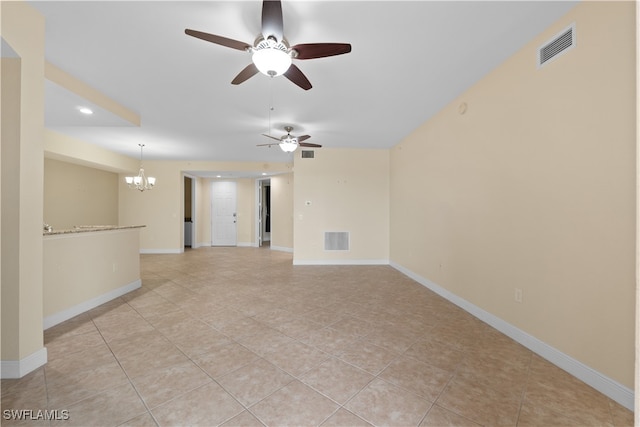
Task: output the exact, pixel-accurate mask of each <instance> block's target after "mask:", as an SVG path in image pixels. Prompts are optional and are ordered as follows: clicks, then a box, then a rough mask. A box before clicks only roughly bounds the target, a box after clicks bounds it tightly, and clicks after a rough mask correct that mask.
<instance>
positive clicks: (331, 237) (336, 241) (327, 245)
mask: <svg viewBox="0 0 640 427" xmlns="http://www.w3.org/2000/svg"><path fill="white" fill-rule="evenodd" d="M324 250H325V251H348V250H349V232H348V231H325V232H324Z"/></svg>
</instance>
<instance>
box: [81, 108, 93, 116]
mask: <svg viewBox="0 0 640 427" xmlns="http://www.w3.org/2000/svg"><path fill="white" fill-rule="evenodd" d="M78 111H80V112H81V113H82V114H86V115H91V114H93V110H92V109H91V108H87V107H78Z"/></svg>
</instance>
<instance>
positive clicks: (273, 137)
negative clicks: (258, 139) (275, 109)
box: [262, 133, 280, 145]
mask: <svg viewBox="0 0 640 427" xmlns="http://www.w3.org/2000/svg"><path fill="white" fill-rule="evenodd" d="M262 136H266V137H267V138H271V139H275V140H276V141H280V138H276V137H275V136H271V135H267V134H266V133H263V134H262ZM265 145H268V144H265Z"/></svg>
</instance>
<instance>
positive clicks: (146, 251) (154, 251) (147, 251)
mask: <svg viewBox="0 0 640 427" xmlns="http://www.w3.org/2000/svg"><path fill="white" fill-rule="evenodd" d="M183 252H184V248H178V249H142V248H140V254H150V255H154V254H181V253H183Z"/></svg>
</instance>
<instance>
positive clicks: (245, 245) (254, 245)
mask: <svg viewBox="0 0 640 427" xmlns="http://www.w3.org/2000/svg"><path fill="white" fill-rule="evenodd" d="M236 246H237V247H239V248H257V247H258V244H257V243H253V242H238V244H237V245H236Z"/></svg>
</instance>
